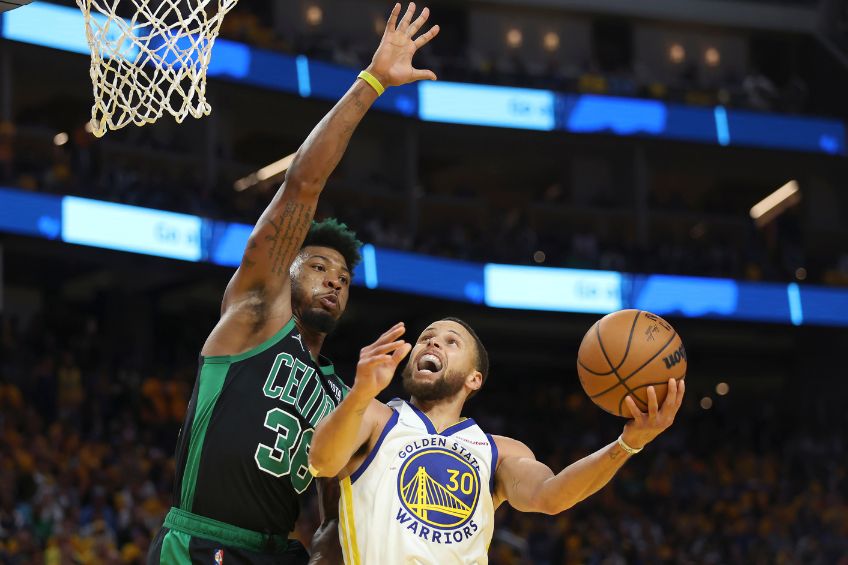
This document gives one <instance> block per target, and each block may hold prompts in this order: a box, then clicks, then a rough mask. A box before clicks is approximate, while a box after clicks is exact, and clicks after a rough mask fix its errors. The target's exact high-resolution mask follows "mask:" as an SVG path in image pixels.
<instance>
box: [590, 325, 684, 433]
mask: <svg viewBox="0 0 848 565" xmlns="http://www.w3.org/2000/svg"><path fill="white" fill-rule="evenodd" d="M577 374H578V375H580V384H581V385H583V390H585V391H586V394H588V395H589V398H591V399H592V402H594V403H595V404H597V405H598V406H600V407H601V408H603V409H604V410H606V411H607V412H609V413H610V414H615V415H616V416H624V417H625V418H631V417H632V416H631V415H630V410H629V409H628V408H627V405H626V404H625V403H624V399H625V398H626V397H627V396H628V395H630V396H632V397H633V400H634V401H635V402H636V406H637V407H639V409H640V410H642V411H643V412H647V411H648V387H649V386H651V385H653V386H654V389H655V390H656V393H657V401H658V402H659V405H660V406H662V403H663V400H665V396H666V393H667V392H668V391H667V389H668V379H669V378H671V377H674V378H675V379H677V380H680V379H683V378H686V350H685V349H684V348H683V342H682V341H681V339H680V336H679V335H677V332H676V331H674V328H672V327H671V324H669V323H668V322H666V321H665V320H663V319H662V318H660V317H659V316H657V315H655V314H651V313H650V312H645V311H643V310H620V311H618V312H613V313H612V314H609V315H607V316H604V317H603V318H601V319H600V320H598V321H597V322H595V325H594V326H592V327H591V328H590V329H589V331H588V332H586V335H585V336H583V342H582V343H581V344H580V350H579V351H578V352H577Z"/></svg>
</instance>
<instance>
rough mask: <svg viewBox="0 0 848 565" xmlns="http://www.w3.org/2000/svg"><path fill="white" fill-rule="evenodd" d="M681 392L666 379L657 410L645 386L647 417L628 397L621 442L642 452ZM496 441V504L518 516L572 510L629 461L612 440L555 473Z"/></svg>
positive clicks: (518, 448) (667, 421)
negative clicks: (628, 416)
mask: <svg viewBox="0 0 848 565" xmlns="http://www.w3.org/2000/svg"><path fill="white" fill-rule="evenodd" d="M684 390H685V385H684V383H683V381H682V380H681V381H676V380H675V379H670V380H669V383H668V396H667V397H666V399H665V402H663V405H662V408H659V407H658V406H657V395H656V392H655V391H654V387H649V388H648V413H647V414H645V413H643V412H642V411H640V410H639V409H638V408H637V407H636V403H635V402H633V399H632V398H629V397H628V398H627V400H626V401H625V402H626V403H627V405H628V406H629V407H630V411H631V413H632V414H633V417H634V418H633V420H631V421H629V422H628V423H627V424H626V425H625V426H624V432H623V433H622V434H621V439H622V440H623V441H624V443H625V444H626V445H627V446H629V447H631V448H634V449H641V448H643V447H644V446H645V445H647V444H648V443H650V442H651V441H653V440H654V438H656V437H657V436H658V435H659V434H660V433H662V432H663V431H665V430H666V429H667V428H668V427H669V426H670V425H671V424H672V422H673V421H674V416H675V415H676V414H677V411H678V410H679V409H680V405H681V403H682V402H683V393H684ZM494 437H495V442H496V444H497V446H498V453H499V454H500V455H499V457H498V467H497V471H496V473H495V505H496V506H497V505H498V504H500V503H501V502H504V501H508V502H509V504H510V505H511V506H512V507H513V508H515V509H516V510H520V511H522V512H543V513H545V514H559V513H560V512H562V511H564V510H567V509H568V508H571V507H572V506H574V505H575V504H577V503H578V502H580V501H582V500H584V499H586V498H588V497H589V496H591V495H592V494H594V493H596V492H598V491H599V490H600V489H601V488H603V486H604V485H606V484H607V483H608V482H609V481H610V480H611V479H612V478H613V476H615V474H616V472H617V471H618V470H619V469H620V468H621V467H622V465H624V462H625V461H626V460H627V459H628V458H629V457H630V454H629V453H628V452H627V451H625V449H624V448H623V447H622V446H621V445H620V444H619V442H618V441H614V442H612V443H610V444H609V445H607V446H606V447H604V448H602V449H600V450H598V451H596V452H595V453H592V454H591V455H589V456H587V457H584V458H583V459H580V460H579V461H576V462H574V463H572V464H571V465H569V466H568V467H566V468H565V469H563V470H562V471H561V472H559V473H558V474H556V475H554V473H553V471H551V469H550V468H549V467H548V466H547V465H545V464H543V463H540V462H539V461H537V460H536V457H535V456H534V455H533V452H532V451H530V449H529V448H528V447H527V446H526V445H524V444H523V443H521V442H520V441H516V440H514V439H510V438H506V437H502V436H494Z"/></svg>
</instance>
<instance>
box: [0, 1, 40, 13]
mask: <svg viewBox="0 0 848 565" xmlns="http://www.w3.org/2000/svg"><path fill="white" fill-rule="evenodd" d="M30 2H32V0H0V13H2V12H8V11H9V10H14V9H15V8H20V7H21V6H26V5H27V4H29V3H30Z"/></svg>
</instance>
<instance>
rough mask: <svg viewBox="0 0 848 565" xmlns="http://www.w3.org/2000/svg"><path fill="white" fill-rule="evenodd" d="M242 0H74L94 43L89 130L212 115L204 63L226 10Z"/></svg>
mask: <svg viewBox="0 0 848 565" xmlns="http://www.w3.org/2000/svg"><path fill="white" fill-rule="evenodd" d="M237 2H238V0H132V1H131V2H125V4H129V5H130V6H131V8H132V9H134V10H135V13H134V15H132V16H131V18H130V19H125V18H123V17H121V16H119V15H118V13H117V11H118V9H119V5H120V4H121V0H77V5H78V6H79V7H80V9H81V10H82V12H83V15H84V16H85V35H86V39H87V40H88V45H89V47H90V48H91V70H90V75H91V82H92V85H93V87H94V105H93V106H92V108H91V125H92V133H94V135H95V136H97V137H102V136H103V135H104V134H105V133H106V132H107V131H108V130H117V129H120V128H122V127H125V126H127V125H129V124H131V123H132V124H135V125H137V126H143V125H145V124H152V123H153V122H155V121H156V120H158V119H159V118H161V117H162V115H163V114H164V113H165V112H168V113H169V114H171V115H172V116H174V118H175V119H176V120H177V123H181V122H182V121H183V120H184V119H185V117H186V116H187V115H189V114H191V115H192V116H194V117H195V118H200V117H203V116H208V115H209V113H210V112H211V111H212V107H211V106H210V105H209V102H208V101H207V100H206V69H207V68H208V66H209V61H210V57H211V53H212V46H213V44H214V43H215V38H216V37H217V36H218V32H219V30H220V29H221V23H222V22H223V20H224V16H225V15H226V14H227V12H229V11H230V10H231V9H233V7H234V6H235V5H236V3H237Z"/></svg>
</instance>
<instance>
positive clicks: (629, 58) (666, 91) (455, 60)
mask: <svg viewBox="0 0 848 565" xmlns="http://www.w3.org/2000/svg"><path fill="white" fill-rule="evenodd" d="M791 1H792V2H793V3H797V2H795V0H791ZM799 2H806V3H811V2H810V0H799ZM325 8H326V9H328V10H329V9H331V6H329V5H328V6H325ZM441 8H442V9H441V10H439V14H440V17H441V19H440V20H439V21H440V22H441V27H442V29H443V30H444V29H451V30H452V33H450V34H442V36H441V37H440V38H439V41H438V42H437V44H434V46H433V47H431V48H428V49H425V50H423V51H422V52H421V53H419V54H418V55H417V58H418V61H419V63H420V64H419V66H421V67H423V68H428V69H431V70H433V71H434V72H435V73H436V74H437V75H438V76H439V77H440V78H441V79H444V80H451V81H458V82H472V83H482V84H499V85H509V86H523V87H531V88H545V89H552V90H558V91H563V92H585V93H595V94H612V95H618V96H637V97H644V98H659V99H664V100H669V101H675V102H684V103H687V104H695V105H715V104H722V105H725V106H731V107H741V108H751V109H757V110H765V111H780V112H793V113H794V112H807V111H810V108H809V106H810V103H809V87H808V85H807V83H806V81H805V80H804V78H802V76H801V73H800V69H795V68H793V69H789V68H787V67H786V66H783V67H781V68H780V69H772V68H758V67H757V66H756V63H754V64H753V65H752V66H751V67H750V68H749V69H748V70H747V71H746V72H743V73H739V72H738V71H737V72H734V71H731V70H725V69H721V67H720V66H719V68H718V70H716V69H712V68H705V67H704V66H703V65H700V64H699V63H698V62H697V61H692V60H689V61H681V62H679V64H677V72H676V73H675V74H674V76H673V78H663V79H660V78H658V76H659V73H657V72H656V71H657V70H656V69H652V68H651V67H650V65H647V64H646V63H644V62H641V61H638V60H636V56H635V54H634V51H635V49H634V47H633V45H631V44H630V41H631V39H630V36H631V35H632V34H633V32H632V31H631V30H630V28H627V27H622V28H621V29H617V30H616V31H614V32H612V33H609V34H606V33H604V32H603V31H600V32H598V31H597V29H598V28H595V27H593V28H592V32H593V33H592V49H591V54H589V55H587V56H585V57H581V58H579V59H575V60H564V58H563V57H561V56H560V55H558V53H557V52H558V47H559V43H560V39H559V36H556V39H555V40H553V39H546V40H545V43H548V42H551V43H550V45H551V47H552V49H551V51H550V52H547V53H545V54H544V55H541V56H540V55H538V54H534V55H533V56H530V55H522V54H520V50H518V49H497V50H496V49H488V50H487V49H482V48H475V46H473V45H472V44H471V41H470V39H469V37H468V31H467V27H468V22H467V19H468V18H467V16H465V15H463V13H462V12H461V10H460V11H454V10H448V9H445V8H446V7H445V6H442V7H441ZM322 13H323V10H322V8H321V7H320V6H319V5H318V4H317V3H316V4H314V5H313V7H312V8H311V9H310V8H307V9H306V10H305V11H304V13H303V15H302V16H301V17H304V18H305V20H306V21H307V23H308V25H307V26H306V27H305V29H300V30H299V31H298V32H296V33H294V32H289V33H283V32H281V31H279V30H277V29H275V26H274V24H273V21H274V14H273V10H265V9H263V8H261V7H258V6H255V5H244V4H241V5H239V6H238V7H237V8H236V9H235V10H233V12H231V13H230V14H228V16H227V18H226V19H225V20H224V23H223V25H222V28H221V35H222V36H223V37H227V38H229V39H233V40H236V41H240V42H244V43H248V44H250V45H256V46H258V47H262V48H264V49H271V50H275V51H282V52H287V53H290V54H306V55H308V56H310V57H315V58H318V59H321V60H325V61H332V62H334V63H337V64H339V65H344V66H347V67H353V68H359V67H364V66H367V65H368V63H369V62H370V60H371V56H372V55H373V51H374V47H375V45H374V42H375V40H376V38H377V35H376V34H374V35H372V34H370V33H361V31H363V30H357V31H359V32H360V33H354V32H353V31H350V35H348V36H338V35H337V34H334V33H330V32H328V31H325V30H324V28H323V27H322V25H321V23H322V19H323V16H322ZM500 17H501V18H503V19H504V21H503V22H499V25H500V26H502V27H503V28H504V29H506V28H507V27H508V25H510V24H509V14H508V13H501V14H500ZM360 23H361V22H359V21H356V22H352V23H351V25H352V26H356V25H357V24H360ZM383 23H384V22H383V20H381V19H379V18H375V21H374V22H373V25H374V27H375V31H376V29H380V30H382V24H383ZM600 27H603V25H602V26H600ZM521 37H522V35H521V34H520V33H519V35H518V36H517V38H518V41H519V42H521V41H522V39H521ZM538 39H541V38H537V40H538ZM507 41H509V40H508V38H507ZM526 41H529V38H528V39H527V40H526ZM546 49H547V48H546ZM690 59H691V56H690ZM787 71H788V72H787Z"/></svg>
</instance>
